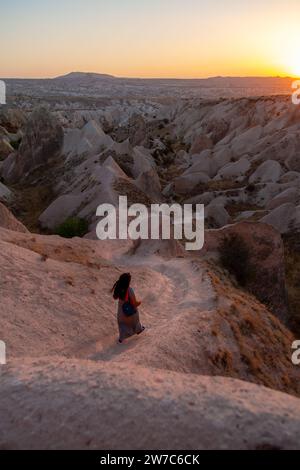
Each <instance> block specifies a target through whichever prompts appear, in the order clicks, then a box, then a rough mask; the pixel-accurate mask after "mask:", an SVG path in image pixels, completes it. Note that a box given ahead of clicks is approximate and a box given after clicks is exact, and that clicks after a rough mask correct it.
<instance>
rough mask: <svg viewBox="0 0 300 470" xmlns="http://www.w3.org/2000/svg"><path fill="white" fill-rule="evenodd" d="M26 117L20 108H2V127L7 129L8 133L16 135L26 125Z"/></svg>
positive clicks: (0, 119) (0, 121)
mask: <svg viewBox="0 0 300 470" xmlns="http://www.w3.org/2000/svg"><path fill="white" fill-rule="evenodd" d="M25 122H26V116H25V114H24V113H23V112H22V111H21V110H20V109H18V108H11V107H10V106H8V105H5V106H4V105H2V106H1V107H0V126H2V127H3V128H4V129H6V131H7V132H10V133H12V134H15V133H16V132H18V131H19V130H20V129H21V128H22V127H23V126H24V124H25Z"/></svg>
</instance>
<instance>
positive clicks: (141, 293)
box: [81, 255, 215, 361]
mask: <svg viewBox="0 0 300 470" xmlns="http://www.w3.org/2000/svg"><path fill="white" fill-rule="evenodd" d="M113 261H114V263H117V264H118V265H119V266H121V267H123V268H124V271H125V272H126V271H130V269H133V268H139V270H140V272H141V275H140V277H139V278H134V279H133V287H134V288H135V289H136V294H137V297H138V298H139V299H141V300H142V306H141V307H140V318H141V322H142V323H143V325H145V327H146V330H145V333H143V334H141V335H140V336H135V337H132V338H130V339H128V340H127V341H126V342H124V343H123V344H122V345H120V344H118V343H117V334H116V332H113V334H112V335H108V336H107V338H105V339H103V338H102V339H101V341H99V342H96V343H94V344H92V345H90V346H87V348H86V349H85V350H84V351H81V354H82V355H84V356H85V357H88V358H89V359H92V360H95V361H120V360H121V361H123V360H126V361H127V360H129V361H131V359H133V358H134V357H135V356H136V355H141V352H143V351H145V352H146V350H151V349H152V348H155V343H157V341H158V340H159V339H160V338H162V337H163V336H165V335H167V333H168V331H170V328H171V327H172V323H173V322H175V321H177V320H178V317H180V316H181V315H182V316H184V317H185V316H186V314H187V313H188V312H189V311H190V312H191V315H192V311H193V310H194V309H197V310H198V311H203V312H207V311H209V310H211V309H213V308H214V306H215V293H214V291H213V288H212V286H211V283H210V280H209V278H208V276H207V274H206V270H205V267H203V265H201V262H200V261H198V260H197V261H195V260H192V259H188V258H182V259H179V258H177V259H170V260H165V259H163V258H161V257H159V256H155V255H154V256H151V257H143V256H129V255H123V256H121V257H118V258H115V259H114V260H113ZM143 267H145V270H148V271H149V270H150V271H152V272H153V273H155V276H153V279H155V283H154V284H153V285H149V283H146V282H145V280H144V279H143V271H142V270H141V268H143ZM116 309H117V304H116V305H115V306H114V307H113V313H114V314H115V315H116ZM178 334H180V332H179V333H178Z"/></svg>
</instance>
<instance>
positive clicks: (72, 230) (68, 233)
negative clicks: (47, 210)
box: [55, 217, 89, 238]
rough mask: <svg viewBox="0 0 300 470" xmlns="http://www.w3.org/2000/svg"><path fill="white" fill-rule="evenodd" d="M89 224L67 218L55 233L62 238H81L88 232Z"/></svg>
mask: <svg viewBox="0 0 300 470" xmlns="http://www.w3.org/2000/svg"><path fill="white" fill-rule="evenodd" d="M88 228H89V224H88V222H87V221H86V220H84V219H80V218H79V217H69V218H68V219H67V220H65V221H64V222H63V223H62V224H61V225H59V226H58V227H57V228H56V230H55V233H56V235H60V236H61V237H64V238H74V237H83V236H84V235H85V234H86V233H87V232H88Z"/></svg>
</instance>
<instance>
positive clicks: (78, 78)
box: [53, 72, 115, 84]
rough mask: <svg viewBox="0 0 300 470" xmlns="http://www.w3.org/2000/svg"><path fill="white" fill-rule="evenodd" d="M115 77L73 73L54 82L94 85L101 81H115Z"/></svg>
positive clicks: (56, 78)
mask: <svg viewBox="0 0 300 470" xmlns="http://www.w3.org/2000/svg"><path fill="white" fill-rule="evenodd" d="M114 78H115V77H114V76H113V75H108V74H102V73H89V72H71V73H68V74H67V75H61V76H59V77H55V78H54V79H53V80H54V81H59V82H70V81H72V83H74V82H78V83H81V84H88V83H94V82H97V81H99V80H113V79H114Z"/></svg>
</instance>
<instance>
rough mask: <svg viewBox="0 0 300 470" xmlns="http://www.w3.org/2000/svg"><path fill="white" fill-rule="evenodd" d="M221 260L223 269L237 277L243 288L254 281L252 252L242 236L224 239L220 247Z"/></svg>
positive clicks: (231, 236) (230, 236) (234, 235)
mask: <svg viewBox="0 0 300 470" xmlns="http://www.w3.org/2000/svg"><path fill="white" fill-rule="evenodd" d="M220 258H221V263H222V265H223V267H224V268H225V269H227V270H228V271H229V272H230V274H233V275H234V276H235V277H236V280H237V281H238V283H239V284H240V285H241V286H246V284H248V283H249V282H250V281H251V280H252V279H253V275H254V269H253V266H252V265H251V263H250V252H249V249H248V246H247V244H246V242H245V241H244V240H243V238H242V237H241V236H240V235H237V234H232V235H229V236H227V237H225V238H224V240H223V242H222V244H221V246H220Z"/></svg>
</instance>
